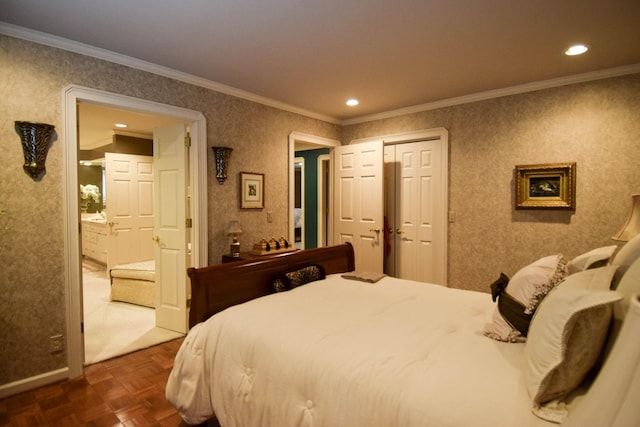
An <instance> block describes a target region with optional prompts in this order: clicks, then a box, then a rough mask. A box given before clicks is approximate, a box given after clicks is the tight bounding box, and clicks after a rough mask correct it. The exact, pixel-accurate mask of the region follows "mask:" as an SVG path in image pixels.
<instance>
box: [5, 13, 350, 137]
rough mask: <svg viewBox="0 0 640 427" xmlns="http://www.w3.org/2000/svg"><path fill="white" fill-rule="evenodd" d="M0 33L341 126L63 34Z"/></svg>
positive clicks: (9, 27) (11, 28) (8, 29)
mask: <svg viewBox="0 0 640 427" xmlns="http://www.w3.org/2000/svg"><path fill="white" fill-rule="evenodd" d="M0 34H5V35H8V36H11V37H15V38H18V39H23V40H27V41H30V42H34V43H38V44H42V45H46V46H50V47H54V48H58V49H62V50H66V51H69V52H74V53H79V54H81V55H85V56H90V57H92V58H97V59H102V60H104V61H109V62H113V63H115V64H120V65H125V66H127V67H131V68H135V69H137V70H142V71H146V72H149V73H152V74H156V75H159V76H163V77H168V78H170V79H174V80H178V81H181V82H184V83H189V84H192V85H194V86H199V87H202V88H205V89H210V90H213V91H215V92H220V93H224V94H225V95H230V96H234V97H236V98H241V99H245V100H247V101H252V102H256V103H258V104H262V105H266V106H269V107H274V108H277V109H279V110H284V111H288V112H290V113H295V114H300V115H302V116H306V117H310V118H313V119H317V120H322V121H325V122H329V123H333V124H337V125H341V124H342V120H340V119H338V118H335V117H330V116H326V115H324V114H318V113H315V112H313V111H309V110H305V109H303V108H298V107H295V106H293V105H289V104H286V103H283V102H280V101H276V100H273V99H271V98H267V97H264V96H260V95H256V94H254V93H251V92H247V91H244V90H241V89H237V88H234V87H232V86H227V85H225V84H222V83H217V82H214V81H211V80H207V79H203V78H201V77H196V76H194V75H192V74H188V73H184V72H181V71H177V70H174V69H172V68H168V67H163V66H161V65H157V64H154V63H152V62H148V61H143V60H141V59H136V58H133V57H130V56H126V55H122V54H119V53H115V52H112V51H110V50H106V49H101V48H99V47H95V46H91V45H88V44H84V43H79V42H76V41H73V40H69V39H66V38H63V37H58V36H54V35H51V34H47V33H43V32H40V31H35V30H31V29H28V28H24V27H20V26H17V25H13V24H9V23H6V22H0Z"/></svg>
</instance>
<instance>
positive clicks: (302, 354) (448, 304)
mask: <svg viewBox="0 0 640 427" xmlns="http://www.w3.org/2000/svg"><path fill="white" fill-rule="evenodd" d="M493 308H494V305H493V303H492V301H491V297H490V295H488V294H485V293H479V292H472V291H462V290H456V289H450V288H445V287H441V286H437V285H428V284H424V283H418V282H410V281H406V280H398V279H395V278H392V277H385V278H384V279H382V280H380V281H379V282H377V283H375V284H368V283H363V282H356V281H349V280H345V279H342V278H340V277H339V275H330V276H328V277H327V279H326V280H323V281H318V282H313V283H310V284H307V285H305V286H301V287H299V288H296V289H294V290H291V291H289V292H284V293H279V294H274V295H270V296H267V297H263V298H259V299H257V300H253V301H250V302H248V303H245V304H242V305H238V306H235V307H231V308H229V309H227V310H225V311H223V312H221V313H218V314H217V315H215V316H214V317H212V318H211V319H209V320H208V321H207V322H205V323H201V324H198V325H196V326H195V327H194V328H193V329H192V330H191V331H190V333H189V334H188V336H187V337H186V339H185V341H184V343H183V345H182V347H181V349H180V351H179V353H178V355H177V356H176V360H175V365H174V368H173V371H172V373H171V376H170V378H169V381H168V384H167V398H168V399H169V401H170V402H172V403H173V404H174V406H176V407H177V408H178V410H179V412H180V414H181V415H182V417H183V418H184V419H185V421H187V422H188V423H190V424H198V423H200V422H202V421H204V420H205V419H207V418H210V417H211V416H212V415H213V413H214V411H215V415H216V416H217V418H218V420H219V421H220V423H221V425H222V426H225V427H234V426H256V427H258V426H301V427H302V426H305V427H310V426H313V427H320V426H327V427H337V426H348V427H354V426H367V427H369V426H385V427H389V426H403V427H411V426H458V427H460V426H474V427H476V426H516V425H517V426H539V425H544V426H549V425H552V424H550V423H548V422H545V421H542V420H541V419H539V418H537V417H535V416H534V415H533V414H532V412H531V401H530V399H529V396H528V394H527V391H526V387H525V383H524V376H523V375H524V374H523V373H524V371H525V370H524V369H523V364H524V359H523V352H524V344H521V343H518V344H507V343H501V342H497V341H494V340H491V339H489V338H487V337H485V336H483V334H482V331H483V328H484V325H485V324H486V323H488V322H490V321H491V314H492V310H493Z"/></svg>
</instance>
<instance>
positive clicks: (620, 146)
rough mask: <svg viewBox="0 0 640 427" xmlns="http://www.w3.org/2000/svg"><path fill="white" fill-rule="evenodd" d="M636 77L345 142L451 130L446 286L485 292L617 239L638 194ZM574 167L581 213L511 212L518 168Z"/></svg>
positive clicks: (359, 132)
mask: <svg viewBox="0 0 640 427" xmlns="http://www.w3.org/2000/svg"><path fill="white" fill-rule="evenodd" d="M638 117H640V75H638V74H636V75H630V76H626V77H618V78H614V79H607V80H600V81H593V82H589V83H582V84H575V85H570V86H564V87H559V88H554V89H547V90H541V91H537V92H531V93H525V94H520V95H513V96H508V97H503V98H497V99H492V100H487V101H482V102H475V103H470V104H465V105H459V106H453V107H448V108H442V109H439V110H433V111H424V112H420V113H416V114H411V115H406V116H402V117H396V118H389V119H385V120H379V121H376V122H370V123H363V124H358V125H352V126H347V127H345V128H344V134H343V143H344V142H346V141H351V140H353V139H359V138H366V137H372V136H377V135H389V134H394V133H401V132H408V131H415V130H421V129H429V128H434V127H439V126H442V127H444V128H446V129H447V130H448V131H449V210H450V211H453V212H455V217H456V220H455V222H453V223H449V224H448V232H449V244H448V245H449V246H448V283H449V286H452V287H456V288H463V289H473V290H478V291H483V292H487V291H488V286H489V284H490V283H492V282H493V281H494V280H495V279H497V278H498V277H499V276H500V273H501V272H504V273H505V274H507V275H508V276H512V275H513V274H514V273H515V272H517V271H518V269H520V268H521V267H524V266H525V265H527V264H529V263H531V262H533V261H535V260H537V259H538V258H541V257H543V256H546V255H552V254H555V253H562V254H564V255H565V256H566V257H568V258H571V257H573V256H576V255H579V254H581V253H583V252H586V251H588V250H591V249H594V248H596V247H599V246H605V245H612V244H615V243H616V242H613V241H612V240H611V236H612V235H614V234H615V233H616V232H617V231H618V230H619V228H620V227H621V226H622V224H623V223H624V220H625V219H626V217H627V215H628V212H629V211H630V209H631V194H633V193H640V168H638V159H640V121H639V120H638ZM561 162H576V163H577V166H576V168H577V171H576V175H577V188H576V210H575V211H552V210H515V209H514V203H515V183H514V178H515V175H514V171H515V166H516V165H531V164H540V163H561Z"/></svg>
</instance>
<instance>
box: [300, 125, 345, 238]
mask: <svg viewBox="0 0 640 427" xmlns="http://www.w3.org/2000/svg"><path fill="white" fill-rule="evenodd" d="M339 146H340V141H337V140H334V139H328V138H323V137H319V136H315V135H308V134H304V133H300V132H292V133H291V134H290V135H289V238H290V239H291V240H298V237H297V236H298V235H301V237H300V239H299V240H300V241H297V242H296V248H299V249H309V248H315V247H319V246H325V245H328V244H331V242H330V241H327V236H330V235H331V220H330V218H331V209H332V207H331V203H330V202H329V201H330V200H331V196H330V195H331V185H330V178H329V177H330V175H329V170H330V167H331V164H330V161H329V158H330V156H329V154H328V153H330V151H331V150H332V149H333V148H335V147H339ZM296 159H303V160H304V161H303V163H304V165H305V167H304V169H303V170H304V172H302V171H301V169H300V168H299V167H298V166H297V164H299V163H300V161H297V160H296ZM296 173H300V174H301V175H299V179H296ZM301 188H304V192H302V191H300V190H299V189H301ZM298 197H300V200H299V201H297V198H298ZM296 203H298V205H299V206H297V205H296Z"/></svg>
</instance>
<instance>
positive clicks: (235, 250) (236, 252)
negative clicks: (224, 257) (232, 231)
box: [229, 239, 240, 258]
mask: <svg viewBox="0 0 640 427" xmlns="http://www.w3.org/2000/svg"><path fill="white" fill-rule="evenodd" d="M229 252H230V253H231V256H232V257H233V258H238V257H239V256H240V242H238V241H237V240H236V239H233V243H231V246H230V248H229Z"/></svg>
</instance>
